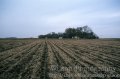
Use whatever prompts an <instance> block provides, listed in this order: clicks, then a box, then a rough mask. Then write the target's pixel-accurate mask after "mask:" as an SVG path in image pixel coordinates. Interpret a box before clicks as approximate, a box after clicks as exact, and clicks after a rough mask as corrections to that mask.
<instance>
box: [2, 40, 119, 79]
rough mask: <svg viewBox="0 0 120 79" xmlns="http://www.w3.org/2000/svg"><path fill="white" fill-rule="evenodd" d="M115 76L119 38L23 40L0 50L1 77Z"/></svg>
mask: <svg viewBox="0 0 120 79" xmlns="http://www.w3.org/2000/svg"><path fill="white" fill-rule="evenodd" d="M19 43H23V40H22V41H19ZM16 44H17V43H15V45H16ZM4 45H7V44H6V43H4ZM12 45H14V44H12ZM114 77H117V78H119V77H120V41H116V40H68V39H66V40H62V39H61V40H57V39H46V40H42V39H40V40H32V41H29V42H27V41H26V40H25V42H24V44H20V45H17V46H13V47H12V48H9V49H7V48H6V50H2V51H1V52H0V79H98V78H103V79H114Z"/></svg>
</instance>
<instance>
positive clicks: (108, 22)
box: [0, 0, 120, 38]
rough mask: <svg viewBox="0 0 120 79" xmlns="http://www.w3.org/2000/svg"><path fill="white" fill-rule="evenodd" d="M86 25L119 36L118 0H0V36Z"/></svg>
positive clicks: (104, 35) (102, 34)
mask: <svg viewBox="0 0 120 79" xmlns="http://www.w3.org/2000/svg"><path fill="white" fill-rule="evenodd" d="M84 25H88V26H89V27H91V28H92V29H93V31H94V32H95V33H96V34H97V35H98V36H99V37H101V38H120V0H0V37H37V36H38V35H40V34H47V33H49V32H64V30H65V28H68V27H79V26H84Z"/></svg>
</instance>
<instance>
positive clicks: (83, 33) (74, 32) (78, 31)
mask: <svg viewBox="0 0 120 79" xmlns="http://www.w3.org/2000/svg"><path fill="white" fill-rule="evenodd" d="M59 37H62V38H74V37H77V38H83V39H98V38H99V37H98V36H97V35H96V34H95V33H94V32H93V31H92V29H91V28H90V27H88V26H83V27H77V28H66V29H65V32H63V33H55V32H51V33H48V34H46V35H39V36H38V38H59Z"/></svg>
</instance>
